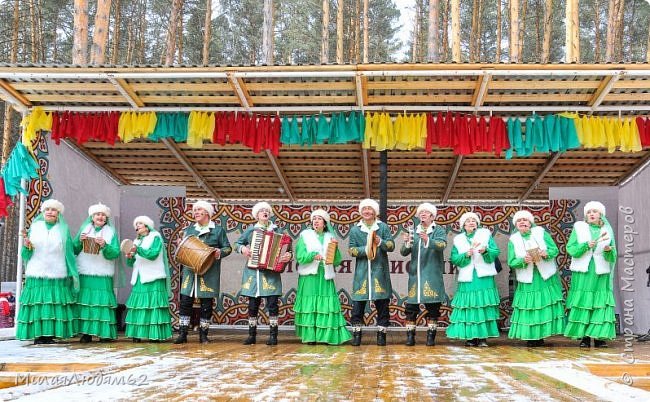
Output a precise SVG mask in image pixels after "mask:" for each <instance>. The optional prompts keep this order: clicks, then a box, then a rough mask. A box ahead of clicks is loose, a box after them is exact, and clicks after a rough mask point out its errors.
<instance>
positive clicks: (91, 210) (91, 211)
mask: <svg viewBox="0 0 650 402" xmlns="http://www.w3.org/2000/svg"><path fill="white" fill-rule="evenodd" d="M100 212H101V213H103V214H104V215H106V217H107V218H110V217H111V209H110V208H109V207H107V206H106V205H104V204H102V203H101V202H99V203H97V204H95V205H91V206H90V207H88V216H93V215H95V214H97V213H100Z"/></svg>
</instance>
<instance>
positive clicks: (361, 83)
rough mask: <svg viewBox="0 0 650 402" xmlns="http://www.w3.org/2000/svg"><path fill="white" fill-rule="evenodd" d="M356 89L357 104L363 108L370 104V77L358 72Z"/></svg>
mask: <svg viewBox="0 0 650 402" xmlns="http://www.w3.org/2000/svg"><path fill="white" fill-rule="evenodd" d="M356 86H357V87H356V89H357V106H359V107H360V108H361V109H363V107H364V106H367V105H368V77H366V76H365V75H361V73H357V76H356Z"/></svg>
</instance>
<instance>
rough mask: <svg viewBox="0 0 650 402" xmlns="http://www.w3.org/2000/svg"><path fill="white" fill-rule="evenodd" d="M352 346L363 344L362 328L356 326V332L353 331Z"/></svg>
mask: <svg viewBox="0 0 650 402" xmlns="http://www.w3.org/2000/svg"><path fill="white" fill-rule="evenodd" d="M351 345H352V346H360V345H361V328H358V329H357V328H355V329H354V332H352V343H351Z"/></svg>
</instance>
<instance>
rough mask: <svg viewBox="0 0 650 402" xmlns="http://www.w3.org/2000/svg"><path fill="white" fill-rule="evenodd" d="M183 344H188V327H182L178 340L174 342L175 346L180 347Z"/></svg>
mask: <svg viewBox="0 0 650 402" xmlns="http://www.w3.org/2000/svg"><path fill="white" fill-rule="evenodd" d="M181 343H187V326H186V325H181V326H180V328H179V330H178V338H176V340H175V341H174V345H180V344H181Z"/></svg>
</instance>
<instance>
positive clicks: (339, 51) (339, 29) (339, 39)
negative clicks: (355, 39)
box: [336, 0, 344, 64]
mask: <svg viewBox="0 0 650 402" xmlns="http://www.w3.org/2000/svg"><path fill="white" fill-rule="evenodd" d="M343 3H344V1H343V0H338V2H337V6H336V62H337V63H338V64H343Z"/></svg>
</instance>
